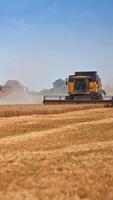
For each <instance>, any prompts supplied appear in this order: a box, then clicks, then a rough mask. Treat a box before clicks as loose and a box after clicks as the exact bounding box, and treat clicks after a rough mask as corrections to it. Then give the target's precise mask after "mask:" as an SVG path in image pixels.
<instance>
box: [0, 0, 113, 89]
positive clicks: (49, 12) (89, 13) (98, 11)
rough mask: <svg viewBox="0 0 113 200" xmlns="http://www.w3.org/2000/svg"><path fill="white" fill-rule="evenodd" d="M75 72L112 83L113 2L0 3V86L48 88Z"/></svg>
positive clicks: (6, 0)
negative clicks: (9, 82) (16, 84)
mask: <svg viewBox="0 0 113 200" xmlns="http://www.w3.org/2000/svg"><path fill="white" fill-rule="evenodd" d="M77 70H98V71H99V73H100V75H101V76H102V79H103V82H104V84H108V83H109V82H110V83H113V0H0V83H1V84H3V83H5V82H6V80H8V79H17V80H20V81H21V82H22V83H23V84H24V85H26V86H28V87H29V88H31V89H35V90H40V89H42V88H46V87H50V86H51V84H52V82H53V81H54V80H55V79H57V78H66V77H68V75H69V74H72V73H74V72H75V71H77Z"/></svg>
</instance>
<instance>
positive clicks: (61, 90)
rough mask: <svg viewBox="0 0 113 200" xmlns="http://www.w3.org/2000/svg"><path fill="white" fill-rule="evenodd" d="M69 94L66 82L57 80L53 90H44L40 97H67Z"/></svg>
mask: <svg viewBox="0 0 113 200" xmlns="http://www.w3.org/2000/svg"><path fill="white" fill-rule="evenodd" d="M65 94H67V86H66V81H65V80H62V79H57V80H56V81H54V82H53V84H52V88H50V89H44V90H41V91H40V92H39V95H65Z"/></svg>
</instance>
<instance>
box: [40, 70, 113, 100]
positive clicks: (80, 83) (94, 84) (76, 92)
mask: <svg viewBox="0 0 113 200" xmlns="http://www.w3.org/2000/svg"><path fill="white" fill-rule="evenodd" d="M66 85H67V87H68V95H67V96H65V97H62V96H60V97H59V96H45V97H44V100H43V103H44V104H58V103H60V104H61V103H103V102H106V103H113V98H110V99H107V100H104V99H103V96H105V95H106V93H105V91H104V90H103V88H102V82H101V79H100V77H99V75H98V73H97V72H96V71H88V72H75V74H74V75H71V76H69V78H68V80H67V81H66Z"/></svg>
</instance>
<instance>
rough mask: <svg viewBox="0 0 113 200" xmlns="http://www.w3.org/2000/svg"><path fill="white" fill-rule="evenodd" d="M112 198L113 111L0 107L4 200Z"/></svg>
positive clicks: (0, 196) (0, 170) (0, 173)
mask: <svg viewBox="0 0 113 200" xmlns="http://www.w3.org/2000/svg"><path fill="white" fill-rule="evenodd" d="M10 199H11V200H80V199H83V200H113V108H102V107H101V108H99V106H98V105H93V106H91V105H90V106H88V105H76V106H74V105H68V106H67V105H65V106H63V105H59V106H44V105H34V106H31V105H26V106H24V105H23V106H22V105H21V106H0V200H10Z"/></svg>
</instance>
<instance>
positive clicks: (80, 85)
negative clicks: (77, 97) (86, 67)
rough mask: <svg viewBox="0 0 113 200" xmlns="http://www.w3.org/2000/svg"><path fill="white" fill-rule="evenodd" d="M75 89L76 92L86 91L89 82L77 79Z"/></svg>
mask: <svg viewBox="0 0 113 200" xmlns="http://www.w3.org/2000/svg"><path fill="white" fill-rule="evenodd" d="M75 89H76V90H77V91H84V92H86V91H88V89H89V80H86V79H77V80H75Z"/></svg>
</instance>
